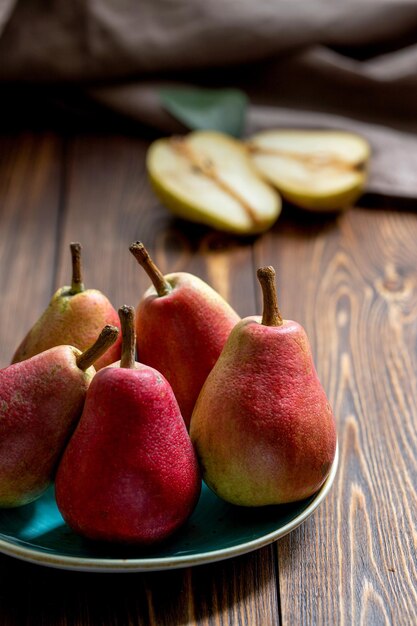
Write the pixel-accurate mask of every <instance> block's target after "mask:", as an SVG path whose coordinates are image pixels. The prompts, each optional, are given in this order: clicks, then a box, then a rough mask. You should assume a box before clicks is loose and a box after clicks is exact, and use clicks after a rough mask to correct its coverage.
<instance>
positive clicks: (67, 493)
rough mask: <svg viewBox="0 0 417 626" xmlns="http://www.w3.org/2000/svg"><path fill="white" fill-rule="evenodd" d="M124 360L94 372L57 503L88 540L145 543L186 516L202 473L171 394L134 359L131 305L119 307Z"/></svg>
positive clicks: (60, 475) (175, 526)
mask: <svg viewBox="0 0 417 626" xmlns="http://www.w3.org/2000/svg"><path fill="white" fill-rule="evenodd" d="M120 316H121V321H122V335H123V347H122V358H121V361H120V362H117V363H115V364H113V365H111V366H109V367H106V368H103V369H102V370H100V371H99V372H98V373H97V374H96V376H95V377H94V379H93V381H92V383H91V385H90V387H89V390H88V392H87V399H86V403H85V407H84V411H83V414H82V416H81V419H80V422H79V424H78V427H77V429H76V431H75V432H74V435H73V436H72V438H71V441H70V443H69V445H68V446H67V448H66V450H65V453H64V455H63V457H62V460H61V463H60V466H59V469H58V473H57V477H56V483H55V491H56V501H57V505H58V508H59V510H60V511H61V514H62V516H63V518H64V519H65V521H66V522H67V524H68V525H69V526H70V527H71V528H72V529H73V530H74V531H75V532H77V533H78V534H80V535H82V536H84V537H86V538H89V539H93V540H99V541H109V542H116V543H123V544H134V545H139V546H147V545H151V544H154V543H156V542H160V541H162V540H164V539H165V538H167V537H169V536H170V535H171V534H172V533H173V532H174V531H176V530H177V529H178V528H179V527H180V526H182V525H183V524H184V523H185V521H186V520H187V518H188V517H189V516H190V515H191V513H192V511H193V509H194V507H195V505H196V503H197V501H198V497H199V494H200V489H201V476H200V470H199V466H198V461H197V458H196V455H195V452H194V448H193V445H192V443H191V440H190V438H189V435H188V432H187V429H186V427H185V424H184V420H183V418H182V416H181V413H180V409H179V407H178V403H177V401H176V399H175V396H174V393H173V391H172V389H171V387H170V385H169V383H168V382H167V381H166V380H165V378H164V377H163V376H162V375H161V374H160V373H159V372H158V371H156V370H155V369H153V368H151V367H148V366H147V365H142V364H140V363H138V362H135V357H134V351H135V333H134V310H133V308H132V307H121V309H120Z"/></svg>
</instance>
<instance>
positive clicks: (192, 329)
mask: <svg viewBox="0 0 417 626" xmlns="http://www.w3.org/2000/svg"><path fill="white" fill-rule="evenodd" d="M130 251H131V252H132V254H133V255H134V256H135V258H136V259H137V261H138V262H139V264H140V265H141V266H142V267H143V268H144V269H145V271H146V272H147V274H148V275H149V277H150V279H151V280H152V283H153V285H152V286H151V287H150V288H149V289H148V290H147V291H146V292H145V294H144V296H143V297H142V299H141V300H140V302H139V304H138V306H137V309H136V333H137V348H138V354H139V359H140V361H141V362H142V363H145V364H146V365H150V366H151V367H154V368H155V369H157V370H158V371H159V372H161V374H163V375H164V376H165V378H166V379H167V380H168V382H169V383H170V385H171V386H172V388H173V390H174V393H175V397H176V398H177V400H178V404H179V406H180V409H181V413H182V416H183V418H184V421H185V423H186V425H187V427H188V426H189V423H190V419H191V414H192V411H193V408H194V405H195V402H196V400H197V397H198V394H199V393H200V390H201V388H202V386H203V384H204V382H205V380H206V378H207V376H208V374H209V373H210V371H211V369H212V367H213V366H214V364H215V363H216V361H217V359H218V357H219V355H220V353H221V351H222V349H223V346H224V344H225V343H226V340H227V338H228V336H229V334H230V331H231V330H232V328H233V327H234V326H235V324H236V323H237V322H238V321H239V320H240V317H239V316H238V314H237V313H236V312H235V311H234V310H233V309H232V307H231V306H230V305H229V304H228V303H227V302H226V301H225V300H224V299H223V298H222V297H221V296H220V294H218V293H217V292H216V291H215V290H214V289H212V287H210V286H209V285H208V284H207V283H205V282H204V281H203V280H201V279H200V278H198V277H197V276H194V275H193V274H189V273H187V272H176V273H172V274H167V275H166V276H163V275H162V273H161V272H160V270H159V269H158V268H157V267H156V265H155V264H154V262H153V261H152V260H151V258H150V257H149V254H148V252H147V250H146V248H145V247H144V245H143V244H142V243H140V242H136V243H134V244H132V245H131V246H130Z"/></svg>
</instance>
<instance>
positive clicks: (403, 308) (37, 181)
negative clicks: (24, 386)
mask: <svg viewBox="0 0 417 626" xmlns="http://www.w3.org/2000/svg"><path fill="white" fill-rule="evenodd" d="M63 147H64V148H65V149H63ZM146 148H147V143H146V142H145V141H143V140H141V139H140V138H137V137H127V136H122V135H116V134H113V135H110V134H109V135H105V134H104V133H98V132H97V133H89V134H87V133H84V134H78V135H73V136H70V137H69V138H68V139H67V140H65V141H64V140H63V139H62V137H61V136H60V135H59V134H52V133H49V134H48V133H39V134H34V133H26V134H17V135H15V136H9V137H3V138H1V139H0V237H1V246H0V289H1V294H2V298H1V315H2V325H1V326H0V359H1V364H2V365H6V364H7V363H8V362H9V360H10V357H11V355H12V353H13V350H14V348H15V346H16V343H17V340H18V339H19V340H20V338H21V336H22V335H23V334H24V332H25V331H26V330H27V329H28V327H29V326H30V325H31V324H32V323H33V321H34V320H35V319H36V318H37V317H38V315H39V314H40V313H41V311H42V310H43V308H44V306H46V304H47V302H48V300H49V298H50V296H51V294H52V292H53V290H54V289H55V288H56V287H58V286H60V285H62V284H65V283H68V281H69V272H70V255H69V249H68V245H69V243H70V241H74V240H78V241H80V242H81V243H82V245H83V260H84V278H85V282H86V285H87V286H88V287H90V286H91V287H97V288H99V289H101V290H102V291H104V292H105V293H106V294H107V295H108V296H109V297H110V299H111V300H112V302H113V304H114V306H115V307H118V306H120V305H121V304H133V305H136V303H137V301H138V300H139V297H140V296H141V294H142V293H143V291H144V289H145V288H146V287H147V286H148V282H149V281H148V279H147V277H146V275H145V274H144V272H143V271H142V270H141V269H140V268H139V266H138V265H137V263H136V262H135V260H134V259H133V257H132V256H131V255H130V253H129V251H128V247H129V244H130V243H131V242H132V241H134V240H137V239H140V240H142V241H143V242H144V243H145V245H146V246H147V247H148V248H149V250H150V252H151V254H152V255H153V256H154V258H155V261H156V262H157V263H158V264H159V265H160V267H161V269H162V271H163V272H169V271H191V272H194V273H196V274H198V275H199V276H201V277H202V278H203V279H206V280H207V281H208V282H209V283H210V284H212V285H213V286H214V287H215V288H216V289H217V290H218V291H219V292H220V293H222V294H223V295H224V296H225V297H226V298H228V299H229V301H230V302H231V304H232V305H233V306H234V307H235V308H236V310H237V311H238V313H239V314H240V315H242V316H246V315H251V314H254V313H260V312H261V291H260V286H259V285H258V283H257V281H256V277H255V271H256V268H257V267H260V266H261V265H274V266H275V269H276V271H277V282H278V297H279V303H280V309H281V312H282V314H283V316H284V317H286V318H292V319H296V320H298V321H299V322H301V323H302V324H303V325H304V326H305V328H306V330H307V333H308V335H309V337H310V341H311V345H312V349H313V354H314V358H315V362H316V364H317V369H318V372H319V375H320V378H321V380H322V382H323V386H324V387H325V389H326V391H327V393H328V396H329V398H330V401H331V403H332V405H333V407H334V411H335V415H336V419H337V425H338V435H339V446H340V466H339V471H338V474H337V477H336V481H335V484H334V486H333V489H332V491H331V493H330V495H329V496H328V498H327V499H326V501H325V502H324V503H323V504H322V506H321V507H320V508H319V509H318V511H316V513H315V514H314V516H313V517H311V518H310V519H309V520H308V521H307V522H306V523H304V524H303V525H302V526H301V527H300V528H299V529H297V530H296V531H294V532H293V533H291V535H289V536H287V537H286V538H284V539H282V540H281V541H280V542H278V543H277V544H274V545H272V546H269V547H266V548H264V549H262V550H259V551H257V552H255V553H251V554H248V555H245V556H242V557H239V558H235V559H232V560H229V561H224V562H220V563H216V564H212V565H207V566H200V567H195V568H189V569H184V570H178V571H172V572H159V573H158V572H156V573H147V574H130V575H123V576H122V575H113V574H107V575H99V574H80V573H75V572H64V571H55V570H50V569H47V568H42V567H37V566H32V565H29V564H27V563H24V562H20V561H17V560H13V559H10V558H8V557H5V556H3V557H1V558H0V626H17V625H20V624H43V625H45V626H55V625H58V624H59V625H70V626H87V625H88V626H90V625H98V624H100V625H103V626H119V625H125V624H129V625H142V624H144V625H147V624H149V625H151V626H154V625H158V626H159V625H162V626H165V625H167V626H168V625H169V626H171V625H175V624H181V625H183V624H190V625H204V626H238V625H241V624H247V625H250V626H258V625H259V626H269V625H271V626H272V625H275V624H279V623H282V624H283V625H291V626H292V625H293V624H303V625H316V624H320V625H322V624H324V625H329V626H333V625H334V624H342V625H348V624H355V625H356V624H363V625H366V626H368V625H372V626H373V625H375V626H380V625H381V624H400V625H401V626H402V625H408V624H410V625H411V624H414V623H415V607H416V606H417V590H416V588H417V584H416V581H417V558H416V554H417V496H416V493H417V489H416V487H417V417H416V415H417V409H416V407H417V380H416V379H417V375H416V372H417V350H416V348H417V319H416V313H415V311H416V310H417V307H416V305H417V302H416V300H417V284H416V282H417V274H416V266H417V248H416V245H415V241H416V235H417V217H416V215H415V213H412V212H407V211H395V210H393V211H391V210H389V208H386V209H385V210H378V208H375V207H374V208H373V209H369V208H368V209H352V210H350V211H348V212H347V213H345V214H342V215H339V216H336V217H317V216H308V215H305V214H302V213H298V212H295V211H293V210H291V209H290V208H289V207H286V209H285V211H284V214H283V216H282V217H281V218H280V219H279V221H278V222H277V224H276V226H275V227H274V228H273V229H272V230H271V231H269V232H268V233H267V234H265V235H263V236H260V237H258V238H253V239H247V240H246V239H244V240H242V239H237V238H234V237H231V236H227V235H224V234H220V233H214V232H213V231H211V230H209V229H206V228H204V227H200V226H197V225H192V224H189V223H185V222H182V221H180V220H176V219H174V218H173V217H171V216H170V214H169V213H168V212H167V211H166V210H165V209H164V208H163V207H162V206H161V205H160V204H159V202H158V201H157V200H156V198H155V196H154V195H153V193H152V191H151V189H150V187H149V184H148V181H147V179H146V175H145V170H144V156H145V151H146ZM392 208H394V209H395V207H392ZM278 566H279V567H278ZM278 572H279V575H278ZM281 618H282V621H281Z"/></svg>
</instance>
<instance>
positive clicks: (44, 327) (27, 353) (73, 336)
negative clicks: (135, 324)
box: [12, 287, 121, 370]
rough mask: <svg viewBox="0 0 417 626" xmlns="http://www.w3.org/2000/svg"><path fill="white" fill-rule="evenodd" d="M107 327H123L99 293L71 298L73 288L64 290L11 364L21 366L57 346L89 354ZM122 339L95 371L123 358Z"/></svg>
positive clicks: (59, 290)
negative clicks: (74, 348)
mask: <svg viewBox="0 0 417 626" xmlns="http://www.w3.org/2000/svg"><path fill="white" fill-rule="evenodd" d="M105 324H111V325H113V326H116V327H120V321H119V317H118V315H117V312H116V311H115V309H114V308H113V306H112V305H111V303H110V301H109V300H108V299H107V298H106V296H105V295H104V294H103V293H101V292H100V291H98V290H97V289H86V290H85V291H81V292H80V293H77V294H75V295H74V294H72V292H71V287H62V288H60V289H58V290H57V291H56V293H55V294H54V295H53V297H52V299H51V301H50V303H49V305H48V307H47V308H46V309H45V311H44V312H43V313H42V315H41V317H40V318H39V319H38V320H37V322H35V324H34V326H32V328H31V329H30V330H29V332H28V334H27V335H26V337H25V338H24V339H23V341H22V343H21V344H20V345H19V347H18V348H17V350H16V352H15V354H14V356H13V359H12V363H18V362H20V361H23V360H25V359H28V358H30V357H32V356H34V355H35V354H39V353H40V352H43V351H44V350H48V349H49V348H52V347H53V346H57V345H72V346H75V347H76V348H78V349H79V350H86V349H87V348H88V347H89V346H90V345H91V344H92V343H94V341H95V340H96V338H97V336H98V335H99V333H100V331H101V329H102V328H103V326H105ZM120 346H121V339H120V336H119V338H118V339H117V341H116V342H115V343H114V344H113V345H112V346H111V347H110V348H109V350H108V351H107V352H106V353H105V354H104V355H103V356H102V357H101V358H100V359H99V360H98V361H97V363H96V365H95V368H96V369H97V370H98V369H101V368H102V367H104V366H106V365H109V364H110V363H113V362H114V361H117V360H118V359H119V358H120Z"/></svg>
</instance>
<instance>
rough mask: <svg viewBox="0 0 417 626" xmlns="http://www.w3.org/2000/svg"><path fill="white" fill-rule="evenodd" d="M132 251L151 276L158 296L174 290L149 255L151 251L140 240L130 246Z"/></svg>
mask: <svg viewBox="0 0 417 626" xmlns="http://www.w3.org/2000/svg"><path fill="white" fill-rule="evenodd" d="M129 250H130V252H131V253H132V254H133V256H134V257H135V259H136V260H137V262H138V263H139V265H141V266H142V267H143V269H144V270H145V272H146V273H147V275H148V276H149V278H150V279H151V281H152V283H153V286H154V287H155V289H156V293H157V294H158V296H166V295H167V294H169V293H170V292H171V291H172V287H171V285H170V284H169V282H168V281H167V280H165V278H164V275H163V274H162V272H161V271H160V270H159V269H158V267H157V266H156V265H155V263H154V262H153V261H152V259H151V257H150V256H149V252H148V251H147V249H146V248H145V246H144V245H143V243H141V242H140V241H136V242H135V243H132V245H131V246H129Z"/></svg>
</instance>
